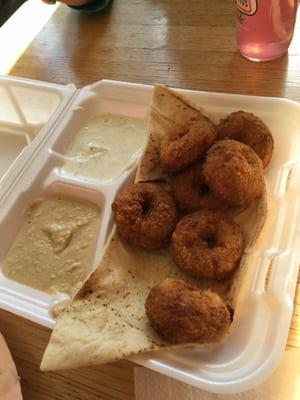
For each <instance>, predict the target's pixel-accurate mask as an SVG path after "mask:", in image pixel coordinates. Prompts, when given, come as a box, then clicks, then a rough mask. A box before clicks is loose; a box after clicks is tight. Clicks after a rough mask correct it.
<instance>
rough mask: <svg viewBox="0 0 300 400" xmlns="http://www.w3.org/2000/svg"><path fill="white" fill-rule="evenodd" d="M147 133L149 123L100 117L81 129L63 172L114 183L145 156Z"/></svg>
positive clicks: (136, 119)
mask: <svg viewBox="0 0 300 400" xmlns="http://www.w3.org/2000/svg"><path fill="white" fill-rule="evenodd" d="M146 132H147V130H146V121H145V120H141V119H138V118H134V117H128V116H123V115H119V114H111V113H102V114H97V115H95V116H94V117H92V118H91V119H90V120H89V121H88V123H87V125H86V126H84V127H83V128H81V129H80V131H79V132H78V134H77V135H76V137H75V140H74V141H73V142H72V143H71V146H70V147H69V148H68V149H67V151H66V154H65V158H66V162H65V163H64V164H63V166H62V171H63V173H65V174H71V175H75V176H80V177H81V178H84V179H87V180H90V179H92V180H96V181H101V182H109V181H112V180H114V179H116V178H117V177H118V176H120V175H121V174H122V172H123V171H125V170H126V169H127V168H128V167H129V166H130V165H132V163H133V162H134V161H135V160H136V158H137V157H138V155H139V154H140V153H141V151H142V148H143V146H144V144H145V142H146Z"/></svg>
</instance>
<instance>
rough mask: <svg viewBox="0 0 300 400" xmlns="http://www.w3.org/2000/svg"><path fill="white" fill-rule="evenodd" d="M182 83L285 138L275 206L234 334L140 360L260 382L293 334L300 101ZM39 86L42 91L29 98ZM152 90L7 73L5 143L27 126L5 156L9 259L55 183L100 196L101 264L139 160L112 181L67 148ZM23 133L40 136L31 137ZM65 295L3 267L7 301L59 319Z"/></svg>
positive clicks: (0, 301) (223, 110)
mask: <svg viewBox="0 0 300 400" xmlns="http://www.w3.org/2000/svg"><path fill="white" fill-rule="evenodd" d="M180 92H182V93H183V94H185V95H186V96H187V97H189V98H190V99H191V100H193V101H194V102H196V103H198V104H200V105H201V106H203V107H204V108H205V110H207V111H208V112H209V113H211V114H212V115H214V116H215V117H216V118H220V117H223V116H225V115H227V114H229V113H230V112H232V111H236V110H238V109H244V110H247V111H250V112H253V113H255V114H256V115H258V116H259V117H261V118H262V119H263V120H264V121H265V123H266V124H267V125H268V126H269V128H270V129H271V131H272V134H273V136H274V139H275V152H274V156H273V159H272V162H271V164H270V166H269V167H268V168H267V170H266V179H267V183H268V206H269V212H268V217H267V221H266V223H265V226H264V229H263V232H262V234H261V236H260V238H259V241H258V243H257V246H256V248H255V249H254V251H253V252H252V253H251V254H250V255H249V265H248V270H247V273H246V276H245V279H244V280H243V282H242V286H241V288H240V293H239V299H238V303H237V306H236V309H235V318H234V322H233V324H232V329H231V332H230V334H229V336H228V337H227V339H226V340H225V341H224V342H223V343H222V344H220V345H218V346H217V347H215V348H213V349H206V350H203V349H201V348H199V347H197V346H190V347H188V348H183V349H176V350H172V351H169V352H166V351H161V352H159V353H151V354H150V353H147V354H145V355H139V356H136V357H134V358H133V360H134V361H136V362H138V363H140V364H142V365H145V366H147V367H149V368H151V369H153V370H156V371H158V372H161V373H163V374H166V375H169V376H171V377H173V378H176V379H179V380H182V381H184V382H186V383H189V384H192V385H194V386H197V387H199V388H202V389H205V390H208V391H212V392H216V393H236V392H241V391H244V390H247V389H250V388H252V387H254V386H256V385H258V384H259V383H260V382H262V381H263V380H264V379H266V378H267V377H268V376H269V375H270V374H271V373H272V371H273V370H274V368H275V367H276V365H277V363H278V362H279V359H280V357H281V355H282V352H283V351H284V348H285V344H286V340H287V335H288V331H289V325H290V321H291V317H292V310H293V298H294V294H295V288H296V281H297V273H298V265H299V256H300V229H299V228H298V226H299V222H300V133H299V132H300V106H299V104H298V103H296V102H293V101H290V100H285V99H277V98H265V97H254V96H240V95H231V94H219V93H207V92H195V91H185V90H180ZM11 93H12V95H11ZM29 95H30V96H31V97H30V98H32V99H37V100H36V101H34V100H33V101H32V102H31V101H29V100H28V96H29ZM151 96H152V87H151V86H145V85H136V84H131V83H123V82H113V81H105V80H104V81H100V82H98V83H96V84H94V85H90V86H87V87H85V88H83V89H81V90H77V89H76V88H75V87H74V86H67V87H65V86H59V85H51V84H47V83H42V82H34V81H28V80H22V79H17V78H4V77H3V78H1V79H0V104H1V106H0V107H1V108H0V143H2V142H1V140H2V139H1V130H3V131H4V132H5V134H6V135H10V134H11V135H16V136H18V138H17V139H16V138H15V137H13V139H12V143H14V140H15V141H16V142H18V140H19V136H20V137H22V140H23V141H22V143H23V145H24V146H23V145H20V143H21V139H20V143H19V142H18V144H15V145H14V144H12V145H11V149H12V150H11V157H10V159H9V161H7V162H6V164H5V166H4V167H2V165H1V167H2V168H3V170H4V173H3V174H2V178H0V179H1V180H0V237H1V246H0V266H1V262H2V261H3V259H4V257H5V254H6V253H7V251H8V249H9V247H10V246H11V244H12V242H13V240H14V238H15V236H16V233H17V232H18V230H19V228H20V226H21V225H22V222H23V220H24V210H25V208H26V205H27V204H28V202H30V200H32V199H34V198H37V197H39V196H42V195H45V194H46V193H53V192H59V193H65V194H67V195H71V196H72V197H78V198H85V199H89V200H90V201H92V202H94V203H96V204H99V205H100V207H101V210H102V213H101V224H100V225H101V226H100V230H99V235H98V241H97V245H96V248H95V252H94V257H93V260H91V265H90V266H89V269H92V268H94V267H95V266H96V265H97V263H98V262H99V259H100V256H101V249H102V248H103V245H104V243H105V241H106V239H107V236H108V233H109V231H110V228H111V224H112V219H111V211H110V205H111V201H112V199H113V198H114V196H115V194H116V193H117V191H118V190H119V189H120V187H122V186H123V185H124V184H126V183H127V182H128V181H129V180H132V179H133V176H134V173H135V168H136V163H135V164H134V165H132V166H131V167H130V168H127V169H126V170H125V171H124V172H123V174H122V175H121V176H120V177H118V178H117V179H116V180H115V181H113V182H112V183H111V184H99V183H97V184H96V183H95V182H94V183H93V182H92V181H90V182H89V181H87V180H81V179H80V177H72V176H68V175H66V174H63V173H62V172H61V169H60V166H61V165H62V163H63V161H64V150H65V149H66V146H67V145H68V144H69V143H70V142H71V141H72V138H73V136H74V135H75V134H76V133H77V132H78V130H79V129H80V128H81V127H82V126H84V124H85V123H86V122H87V121H88V119H89V118H90V117H92V116H93V115H94V114H95V113H98V112H113V113H119V114H123V115H128V116H134V117H138V118H146V116H147V113H148V110H149V105H150V102H151ZM2 97H3V98H5V101H6V102H4V103H3V102H2ZM3 104H4V105H3ZM13 115H14V116H15V119H13V117H12V116H13ZM16 132H17V133H16ZM22 135H23V136H25V138H26V135H28V136H29V137H30V138H34V139H33V140H32V141H31V139H30V140H27V142H28V143H29V144H27V145H26V142H25V141H24V138H23V136H22ZM9 138H10V136H9ZM5 143H6V139H5V140H4V144H5ZM22 146H23V147H24V148H23V150H22ZM2 150H3V147H2V144H1V146H0V158H1V159H2V156H3V154H8V153H9V151H10V150H9V151H7V150H4V151H3V154H2ZM20 150H21V152H20ZM18 152H19V155H17V154H18ZM8 155H9V156H10V153H9V154H8ZM13 159H15V161H13ZM58 300H59V299H58V298H57V297H56V296H49V295H47V294H45V293H42V292H39V291H38V290H34V289H31V288H29V287H25V286H24V285H20V284H18V283H15V282H12V281H10V280H8V279H6V278H5V277H4V276H3V275H2V274H1V271H0V307H2V308H3V309H6V310H8V311H10V312H13V313H15V314H18V315H21V316H23V317H25V318H28V319H30V320H32V321H35V322H37V323H39V324H42V325H45V326H48V327H50V328H51V327H53V326H54V321H53V319H52V318H51V316H50V315H49V313H48V310H49V308H50V307H51V305H53V304H54V303H55V302H56V301H58Z"/></svg>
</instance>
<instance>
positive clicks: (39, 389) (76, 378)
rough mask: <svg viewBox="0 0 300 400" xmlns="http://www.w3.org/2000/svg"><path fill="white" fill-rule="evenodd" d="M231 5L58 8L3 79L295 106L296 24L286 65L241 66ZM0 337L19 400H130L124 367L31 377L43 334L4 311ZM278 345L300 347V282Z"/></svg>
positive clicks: (178, 2)
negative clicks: (162, 88)
mask: <svg viewBox="0 0 300 400" xmlns="http://www.w3.org/2000/svg"><path fill="white" fill-rule="evenodd" d="M232 3H233V1H232V0H224V1H218V2H216V1H211V0H190V1H189V2H186V1H184V0H147V1H145V0H130V1H129V0H114V2H113V3H112V6H111V7H110V8H109V9H107V10H106V11H105V12H103V13H102V14H99V15H94V16H87V15H82V14H79V13H77V12H75V11H73V10H70V9H68V8H67V7H60V8H59V9H58V10H57V11H56V13H55V14H54V16H53V17H52V18H51V20H50V21H49V22H48V23H47V25H46V26H45V27H44V28H43V29H42V30H41V32H40V33H39V34H38V36H37V37H36V38H35V39H34V41H33V43H32V44H31V45H30V47H29V48H28V49H27V51H26V52H25V53H24V55H23V56H22V57H21V58H20V59H19V61H18V62H17V63H16V65H15V66H14V68H13V69H12V70H11V72H10V73H11V75H16V76H21V77H26V78H32V79H40V80H45V81H49V82H56V83H64V84H65V83H69V82H73V83H75V84H76V85H78V86H79V87H80V86H83V85H86V84H89V83H91V82H93V81H97V80H100V79H103V78H107V79H116V80H124V81H131V82H137V83H139V82H140V83H148V84H153V83H156V82H163V83H165V84H168V85H170V86H173V87H182V88H190V89H198V90H207V91H218V92H231V93H242V94H256V95H264V96H280V97H288V98H291V99H294V100H300V72H299V68H300V21H299V23H298V27H297V29H296V33H295V38H294V41H293V44H292V45H291V48H290V54H289V57H283V58H281V59H278V60H276V61H274V62H270V63H262V64H256V63H251V62H249V61H247V60H245V59H243V58H242V57H241V56H240V55H239V53H238V52H237V50H236V45H235V36H234V25H235V11H234V9H233V6H232ZM187 4H188V5H187ZM298 282H299V281H298ZM0 328H1V331H2V332H3V334H4V336H5V337H6V338H7V341H8V344H9V345H10V348H11V350H12V353H13V356H14V358H15V361H16V364H17V367H18V371H19V374H20V376H21V378H22V386H23V391H24V398H25V400H46V399H47V400H56V399H57V400H63V399H65V400H75V399H80V400H94V399H122V400H126V399H133V398H134V386H133V368H132V365H131V364H129V363H128V362H125V361H124V362H120V363H116V364H113V365H106V366H101V367H94V368H83V369H77V370H72V371H66V372H59V373H41V372H39V363H40V360H41V356H42V353H43V350H44V348H45V346H46V343H47V341H48V338H49V334H50V332H49V331H48V330H47V329H45V328H42V327H40V326H37V325H35V324H33V323H31V322H28V321H25V320H23V319H21V318H18V317H16V316H14V315H11V314H9V313H7V312H4V311H1V312H0ZM288 346H293V347H300V283H298V291H297V295H296V299H295V311H294V316H293V322H292V325H291V329H290V335H289V339H288Z"/></svg>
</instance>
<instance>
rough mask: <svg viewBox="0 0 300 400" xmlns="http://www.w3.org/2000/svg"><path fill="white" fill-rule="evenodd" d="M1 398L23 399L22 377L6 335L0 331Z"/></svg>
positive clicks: (10, 399)
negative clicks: (5, 338)
mask: <svg viewBox="0 0 300 400" xmlns="http://www.w3.org/2000/svg"><path fill="white" fill-rule="evenodd" d="M0 400H22V393H21V387H20V379H19V376H18V373H17V370H16V366H15V364H14V362H13V359H12V357H11V355H10V352H9V350H8V347H7V345H6V343H5V340H4V337H3V336H2V335H1V333H0Z"/></svg>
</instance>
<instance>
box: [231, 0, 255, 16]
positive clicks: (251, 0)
mask: <svg viewBox="0 0 300 400" xmlns="http://www.w3.org/2000/svg"><path fill="white" fill-rule="evenodd" d="M236 7H237V9H238V10H239V11H240V12H242V13H243V14H246V15H254V14H255V13H256V11H257V0H236Z"/></svg>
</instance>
